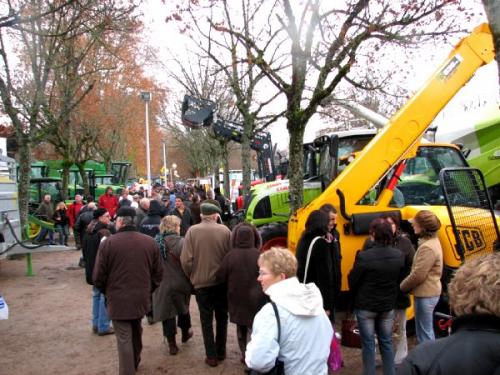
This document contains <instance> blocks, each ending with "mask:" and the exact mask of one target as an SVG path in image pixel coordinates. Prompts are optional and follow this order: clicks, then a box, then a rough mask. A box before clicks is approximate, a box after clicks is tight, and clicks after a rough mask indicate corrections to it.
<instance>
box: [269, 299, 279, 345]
mask: <svg viewBox="0 0 500 375" xmlns="http://www.w3.org/2000/svg"><path fill="white" fill-rule="evenodd" d="M271 305H272V306H273V310H274V315H275V316H276V321H277V322H278V344H279V343H280V339H281V323H280V314H279V312H278V307H277V306H276V304H275V303H274V302H273V301H271Z"/></svg>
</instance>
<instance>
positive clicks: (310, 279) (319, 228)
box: [296, 210, 335, 320]
mask: <svg viewBox="0 0 500 375" xmlns="http://www.w3.org/2000/svg"><path fill="white" fill-rule="evenodd" d="M328 222H329V218H328V215H327V214H326V213H325V212H323V211H318V210H316V211H313V212H311V214H310V215H309V217H308V218H307V221H306V229H305V231H304V234H303V235H302V237H301V238H300V240H299V243H298V245H297V253H296V257H297V263H298V268H297V278H298V279H299V281H300V282H302V283H314V284H316V286H317V287H318V289H319V290H320V292H321V296H322V297H323V308H324V309H325V311H326V314H327V315H328V316H329V317H330V320H332V319H333V311H334V298H335V279H334V278H335V272H334V267H333V256H332V248H331V246H330V243H329V242H328V241H327V239H326V236H327V233H328ZM313 241H314V244H313V246H312V248H311V255H310V259H309V265H308V268H307V274H306V263H307V253H308V251H309V247H310V245H311V243H312V242H313Z"/></svg>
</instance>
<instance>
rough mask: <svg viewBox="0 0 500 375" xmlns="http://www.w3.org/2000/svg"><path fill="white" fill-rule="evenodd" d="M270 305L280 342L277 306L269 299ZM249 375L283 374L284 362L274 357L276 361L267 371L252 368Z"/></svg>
mask: <svg viewBox="0 0 500 375" xmlns="http://www.w3.org/2000/svg"><path fill="white" fill-rule="evenodd" d="M271 305H272V306H273V310H274V315H275V316H276V321H277V322H278V344H279V343H280V338H281V323H280V314H279V313H278V308H277V307H276V304H275V303H274V302H273V301H271ZM250 375H285V363H284V362H283V361H280V360H278V358H276V362H275V363H274V367H273V368H272V369H271V370H269V371H268V372H258V371H255V370H252V371H251V372H250Z"/></svg>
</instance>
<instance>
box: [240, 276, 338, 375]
mask: <svg viewBox="0 0 500 375" xmlns="http://www.w3.org/2000/svg"><path fill="white" fill-rule="evenodd" d="M266 294H267V295H269V297H270V298H271V300H272V301H273V302H275V303H276V305H277V307H278V313H279V318H280V326H281V337H280V340H279V342H278V327H277V321H276V316H275V314H274V309H273V307H272V305H271V304H270V303H268V304H266V305H265V306H264V307H263V308H262V309H261V310H260V311H259V312H258V313H257V315H256V316H255V319H254V322H253V328H252V338H251V340H250V342H249V343H248V345H247V349H246V353H245V361H246V364H247V366H248V367H250V368H252V369H254V370H257V371H259V372H267V371H269V370H270V369H271V368H272V367H273V366H274V363H275V360H276V358H278V359H279V360H281V361H283V362H284V364H285V374H287V375H326V374H327V373H328V368H327V364H326V361H327V359H328V355H329V353H330V343H331V341H332V337H333V329H332V325H331V323H330V320H329V319H328V317H327V316H326V313H325V311H324V309H323V301H322V299H321V293H320V291H319V289H318V288H317V287H316V286H315V285H314V284H307V285H304V284H301V283H300V282H299V280H298V279H297V278H296V277H292V278H290V279H286V280H283V281H280V282H278V283H276V284H273V285H271V286H270V287H269V288H268V289H267V290H266Z"/></svg>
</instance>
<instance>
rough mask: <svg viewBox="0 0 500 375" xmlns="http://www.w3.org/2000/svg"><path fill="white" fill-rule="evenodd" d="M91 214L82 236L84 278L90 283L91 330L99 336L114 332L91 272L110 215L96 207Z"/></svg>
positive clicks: (108, 232) (102, 295)
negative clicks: (92, 216) (92, 215)
mask: <svg viewBox="0 0 500 375" xmlns="http://www.w3.org/2000/svg"><path fill="white" fill-rule="evenodd" d="M93 214H94V220H92V221H91V222H90V224H89V225H88V226H87V230H86V231H85V234H84V236H83V244H82V245H83V259H84V260H85V278H86V280H87V283H88V284H90V285H92V331H93V332H94V333H97V334H98V335H99V336H104V335H108V334H111V333H114V330H113V328H112V327H110V321H109V317H108V311H107V309H106V304H105V297H104V294H102V293H101V291H100V290H99V289H97V288H96V287H95V286H94V282H93V280H92V273H93V271H94V264H95V259H96V256H97V251H98V250H99V245H100V244H101V241H103V240H105V239H106V238H107V237H109V236H110V235H111V231H110V228H109V223H110V221H111V217H110V215H109V212H108V211H107V210H106V209H104V208H98V209H97V210H95V211H93Z"/></svg>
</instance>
